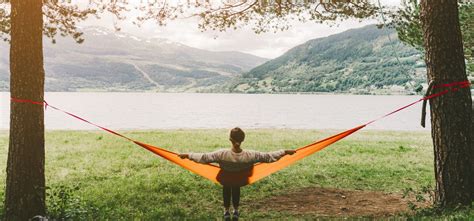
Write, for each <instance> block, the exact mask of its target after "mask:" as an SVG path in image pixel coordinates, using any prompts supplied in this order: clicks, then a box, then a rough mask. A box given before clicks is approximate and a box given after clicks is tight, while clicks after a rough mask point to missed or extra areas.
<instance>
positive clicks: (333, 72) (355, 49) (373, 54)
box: [223, 25, 426, 94]
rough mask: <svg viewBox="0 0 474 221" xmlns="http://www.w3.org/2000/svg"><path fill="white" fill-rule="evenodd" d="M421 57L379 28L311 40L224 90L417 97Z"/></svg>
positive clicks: (422, 78) (422, 77) (421, 75)
mask: <svg viewBox="0 0 474 221" xmlns="http://www.w3.org/2000/svg"><path fill="white" fill-rule="evenodd" d="M425 75H426V74H425V64H424V61H423V58H422V56H421V54H420V53H419V52H418V51H417V50H415V49H414V48H412V47H410V46H406V45H404V44H403V43H402V42H400V41H399V40H398V38H397V34H396V32H395V31H394V30H389V29H378V28H377V27H376V26H375V25H370V26H366V27H363V28H359V29H352V30H348V31H346V32H343V33H340V34H336V35H332V36H329V37H326V38H319V39H314V40H310V41H308V42H306V43H304V44H302V45H299V46H296V47H294V48H292V49H291V50H289V51H288V52H286V53H285V54H283V55H282V56H280V57H278V58H276V59H273V60H270V61H268V62H266V63H264V64H262V65H260V66H258V67H256V68H254V69H252V70H251V71H249V72H246V73H244V74H242V76H241V77H238V78H236V79H234V80H233V82H231V83H230V84H228V85H226V87H225V88H223V90H224V91H230V92H245V93H273V92H351V93H362V94H366V93H377V94H380V93H382V94H386V93H414V91H415V90H417V89H418V90H419V89H420V84H422V83H425Z"/></svg>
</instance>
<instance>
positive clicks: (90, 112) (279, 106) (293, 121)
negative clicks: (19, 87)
mask: <svg viewBox="0 0 474 221" xmlns="http://www.w3.org/2000/svg"><path fill="white" fill-rule="evenodd" d="M419 98H420V97H419V96H372V95H313V94H311V95H309V94H303V95H299V94H194V93H62V92H61V93H46V94H45V99H46V101H48V103H50V104H51V105H53V106H56V107H59V108H62V109H64V110H66V111H70V112H72V113H74V114H77V115H79V116H81V117H83V118H85V119H88V120H90V121H92V122H94V123H97V124H99V125H102V126H105V127H109V128H111V129H178V128H183V129H185V128H227V129H228V128H232V127H235V126H239V127H242V128H291V129H349V128H352V127H354V126H357V125H360V124H363V123H366V122H368V121H370V120H372V119H375V118H377V117H380V116H382V115H384V114H386V113H388V112H390V111H392V110H394V109H396V108H398V107H400V106H403V105H406V104H408V103H411V102H413V101H415V100H417V99H419ZM9 105H10V94H9V93H7V92H2V93H0V114H1V115H0V129H8V128H9V113H10V112H9V111H10V110H9ZM420 115H421V103H419V104H417V105H414V106H413V107H411V108H409V109H405V110H403V111H402V112H399V113H397V114H395V115H392V116H390V117H388V118H385V119H382V120H380V121H377V122H376V123H374V124H372V125H370V126H369V127H368V129H377V130H426V131H428V130H429V129H428V128H429V125H428V127H427V128H422V127H421V126H419V125H420ZM428 118H429V117H428ZM427 122H429V119H427ZM45 124H46V128H47V129H74V130H90V129H95V128H94V127H92V126H90V125H88V124H85V123H83V122H81V121H78V120H76V119H74V118H71V117H69V116H67V115H65V114H63V113H61V112H58V111H55V110H53V109H51V108H50V109H47V111H46V113H45Z"/></svg>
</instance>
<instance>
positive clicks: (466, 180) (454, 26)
mask: <svg viewBox="0 0 474 221" xmlns="http://www.w3.org/2000/svg"><path fill="white" fill-rule="evenodd" d="M421 22H422V28H423V41H424V46H425V51H426V52H425V56H426V57H425V59H426V64H427V69H428V70H427V71H428V73H427V74H428V80H429V81H434V82H435V84H443V83H451V82H459V81H466V80H467V75H466V66H465V62H464V55H463V47H462V39H461V29H460V26H459V16H458V5H457V1H456V0H422V1H421ZM444 89H445V88H443V89H438V90H436V89H435V90H434V93H436V92H437V91H439V90H444ZM471 105H472V101H471V92H470V90H469V89H468V88H465V89H460V90H459V91H457V92H451V93H448V94H446V95H443V96H441V97H438V98H434V99H431V100H430V106H431V125H432V130H431V133H432V138H433V145H434V158H435V160H434V166H435V177H436V191H435V193H436V194H435V195H436V196H435V203H436V204H437V205H438V206H441V207H443V208H444V207H453V206H456V205H458V204H462V205H470V204H471V202H472V201H473V199H474V176H473V174H474V163H473V162H474V161H473V159H474V147H473V146H472V143H471V142H472V139H474V138H473V137H472V136H471V135H472V134H471V130H472V128H471V126H472V125H471V120H472V110H471Z"/></svg>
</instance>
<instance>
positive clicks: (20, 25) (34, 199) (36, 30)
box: [5, 0, 45, 220]
mask: <svg viewBox="0 0 474 221" xmlns="http://www.w3.org/2000/svg"><path fill="white" fill-rule="evenodd" d="M42 28H43V17H42V0H28V1H24V0H12V1H11V45H10V73H11V77H10V92H11V97H13V98H18V99H29V100H34V101H43V95H44V92H43V91H44V69H43V42H42V37H43V36H42ZM44 158H45V156H44V109H43V107H42V106H40V105H34V104H29V103H15V102H11V111H10V143H9V149H8V162H7V186H6V199H5V215H6V220H28V219H29V218H32V217H33V216H36V215H45V178H44Z"/></svg>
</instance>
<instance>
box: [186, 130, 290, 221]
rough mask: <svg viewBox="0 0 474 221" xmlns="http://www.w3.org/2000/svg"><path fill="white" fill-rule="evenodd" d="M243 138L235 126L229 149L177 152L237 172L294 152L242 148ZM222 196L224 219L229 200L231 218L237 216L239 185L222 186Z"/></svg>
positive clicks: (227, 210)
mask: <svg viewBox="0 0 474 221" xmlns="http://www.w3.org/2000/svg"><path fill="white" fill-rule="evenodd" d="M244 139H245V133H244V131H243V130H242V129H240V128H238V127H236V128H234V129H232V130H231V131H230V138H229V140H230V142H231V143H232V147H231V149H222V150H217V151H214V152H211V153H187V154H186V153H185V154H179V156H180V157H181V158H183V159H190V160H192V161H194V162H197V163H203V164H208V163H218V164H219V165H220V167H221V169H222V170H224V171H228V172H238V171H244V170H248V169H250V168H252V167H253V165H254V164H255V163H259V162H262V163H271V162H275V161H277V160H279V159H280V158H281V157H283V156H285V155H287V154H290V155H291V154H294V153H295V152H296V151H295V150H279V151H274V152H268V153H264V152H258V151H253V150H243V149H242V148H241V144H242V142H243V141H244ZM223 196H224V219H225V220H230V212H229V208H230V201H231V198H232V205H233V207H234V211H233V213H232V220H238V218H239V210H238V209H239V203H240V186H227V185H224V186H223Z"/></svg>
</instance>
